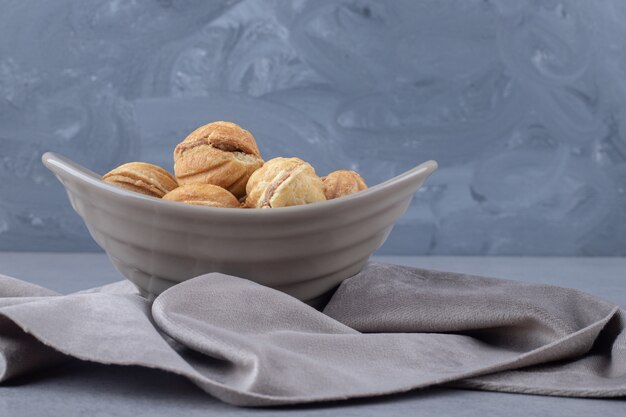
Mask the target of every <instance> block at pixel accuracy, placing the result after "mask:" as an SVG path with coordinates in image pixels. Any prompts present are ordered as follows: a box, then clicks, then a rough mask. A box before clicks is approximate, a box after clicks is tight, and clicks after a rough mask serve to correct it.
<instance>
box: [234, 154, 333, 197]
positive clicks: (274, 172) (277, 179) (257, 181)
mask: <svg viewBox="0 0 626 417" xmlns="http://www.w3.org/2000/svg"><path fill="white" fill-rule="evenodd" d="M246 191H247V192H248V196H247V198H246V203H245V205H246V206H247V207H252V208H277V207H288V206H297V205H301V204H309V203H315V202H318V201H324V200H326V197H325V196H324V184H323V183H322V180H321V179H320V178H319V177H318V176H317V175H316V174H315V170H314V169H313V167H312V166H311V165H309V164H308V163H306V162H304V161H303V160H302V159H299V158H274V159H271V160H269V161H267V162H266V163H265V164H264V165H263V166H262V167H261V168H260V169H258V170H257V171H255V172H254V173H253V174H252V176H251V177H250V180H249V181H248V185H247V187H246Z"/></svg>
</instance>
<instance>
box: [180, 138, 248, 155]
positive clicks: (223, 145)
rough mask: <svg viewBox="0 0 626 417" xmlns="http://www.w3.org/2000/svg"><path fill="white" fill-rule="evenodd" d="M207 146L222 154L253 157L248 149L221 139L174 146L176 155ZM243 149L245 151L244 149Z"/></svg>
mask: <svg viewBox="0 0 626 417" xmlns="http://www.w3.org/2000/svg"><path fill="white" fill-rule="evenodd" d="M202 145H207V146H210V147H212V148H215V149H219V150H221V151H224V152H240V153H243V154H252V155H255V152H253V151H251V150H250V149H249V148H248V147H245V146H238V145H237V144H235V143H233V141H230V140H225V139H221V138H212V139H209V138H202V139H198V140H194V141H192V142H181V143H179V144H178V146H176V153H177V154H178V155H180V154H182V153H183V152H185V151H186V150H189V149H193V148H195V147H198V146H202ZM244 148H245V149H244Z"/></svg>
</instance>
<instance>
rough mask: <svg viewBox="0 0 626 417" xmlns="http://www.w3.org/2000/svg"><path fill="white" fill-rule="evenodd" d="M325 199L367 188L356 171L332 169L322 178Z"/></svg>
mask: <svg viewBox="0 0 626 417" xmlns="http://www.w3.org/2000/svg"><path fill="white" fill-rule="evenodd" d="M322 182H323V183H324V194H325V195H326V199H327V200H332V199H335V198H339V197H343V196H346V195H349V194H354V193H356V192H359V191H363V190H365V189H367V185H366V184H365V181H364V180H363V178H362V177H361V176H360V175H359V174H358V173H357V172H356V171H349V170H340V171H334V172H331V173H330V174H328V175H326V176H325V177H323V178H322Z"/></svg>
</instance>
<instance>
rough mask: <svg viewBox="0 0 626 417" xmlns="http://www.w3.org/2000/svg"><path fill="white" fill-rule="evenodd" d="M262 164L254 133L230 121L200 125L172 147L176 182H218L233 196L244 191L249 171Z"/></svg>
mask: <svg viewBox="0 0 626 417" xmlns="http://www.w3.org/2000/svg"><path fill="white" fill-rule="evenodd" d="M262 165H263V159H261V154H260V152H259V148H258V147H257V144H256V141H255V140H254V137H253V136H252V135H251V134H250V132H248V131H247V130H245V129H242V128H241V127H240V126H239V125H237V124H235V123H231V122H213V123H209V124H207V125H204V126H202V127H200V128H198V129H196V130H194V131H193V132H191V133H190V134H189V136H187V137H186V138H185V140H183V141H182V142H181V143H179V144H178V145H177V146H176V149H175V150H174V173H175V174H176V179H177V180H178V183H179V184H180V185H185V184H195V183H203V184H213V185H218V186H220V187H222V188H225V189H227V190H228V191H230V192H231V193H233V194H234V195H235V196H236V197H242V196H244V195H245V194H246V183H247V182H248V179H249V178H250V175H252V173H253V172H254V171H256V170H257V169H259V168H260V167H261V166H262Z"/></svg>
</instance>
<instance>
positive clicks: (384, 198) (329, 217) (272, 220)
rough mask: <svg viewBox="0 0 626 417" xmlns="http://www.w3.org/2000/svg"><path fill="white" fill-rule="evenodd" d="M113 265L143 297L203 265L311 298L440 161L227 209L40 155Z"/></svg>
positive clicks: (372, 242) (375, 236)
mask: <svg viewBox="0 0 626 417" xmlns="http://www.w3.org/2000/svg"><path fill="white" fill-rule="evenodd" d="M42 160H43V163H44V164H45V166H46V167H48V168H49V169H50V170H51V171H52V172H53V173H54V174H55V175H56V176H57V178H58V179H59V181H61V183H62V184H63V185H64V186H65V189H66V191H67V194H68V196H69V199H70V202H71V203H72V207H73V208H74V210H76V212H77V213H78V214H79V215H80V216H81V217H82V218H83V220H84V222H85V224H86V225H87V228H88V229H89V232H90V233H91V235H92V236H93V238H94V239H95V240H96V242H97V243H98V244H99V245H100V246H101V247H102V248H103V249H104V250H105V251H106V253H107V254H108V256H109V258H110V259H111V261H112V262H113V264H114V265H115V267H116V268H117V269H118V270H119V271H120V272H121V273H122V275H124V276H125V277H126V278H128V279H129V280H130V281H132V282H133V283H134V284H135V285H136V286H137V287H138V288H139V290H140V291H141V293H142V294H143V295H145V296H147V297H154V296H156V295H158V294H160V293H161V292H162V291H164V290H165V289H167V288H169V287H170V286H172V285H174V284H176V283H178V282H181V281H184V280H186V279H189V278H193V277H195V276H198V275H201V274H204V273H208V272H223V273H225V274H230V275H235V276H239V277H243V278H247V279H250V280H252V281H256V282H258V283H261V284H263V285H267V286H270V287H273V288H276V289H279V290H281V291H284V292H286V293H288V294H291V295H293V296H294V297H297V298H299V299H301V300H303V301H307V302H310V301H312V300H314V299H316V298H318V297H320V296H322V295H323V294H324V293H326V292H327V291H329V290H330V289H332V288H334V287H335V286H337V285H338V284H339V283H340V282H341V281H342V280H344V279H345V278H348V277H350V276H352V275H354V274H356V273H357V272H358V271H359V270H360V269H361V268H362V267H363V265H364V264H365V263H366V262H367V260H368V258H369V257H370V255H371V254H372V252H374V251H375V250H376V249H377V248H379V247H380V246H381V245H382V244H383V243H384V242H385V239H386V238H387V236H388V234H389V232H390V231H391V228H392V227H393V224H394V223H395V221H396V220H397V219H398V218H400V217H401V216H402V215H403V214H404V212H405V211H406V209H407V207H408V205H409V204H410V202H411V199H412V197H413V195H414V193H415V192H416V191H417V190H418V189H419V188H420V186H421V185H422V183H423V182H424V180H425V179H426V178H427V177H428V176H429V175H430V174H431V173H432V172H433V171H434V170H435V169H436V168H437V163H436V162H434V161H428V162H425V163H423V164H421V165H419V166H417V167H416V168H413V169H411V170H410V171H407V172H405V173H404V174H401V175H399V176H397V177H395V178H393V179H391V180H389V181H386V182H384V183H382V184H379V185H376V186H374V187H371V188H369V189H368V190H365V191H361V192H359V193H356V194H353V195H350V196H347V197H343V198H340V199H336V200H331V201H327V202H322V203H316V204H311V205H306V206H297V207H287V208H280V209H224V208H212V207H200V206H191V205H187V204H181V203H175V202H170V201H165V200H160V199H157V198H153V197H148V196H144V195H141V194H138V193H134V192H132V191H127V190H123V189H120V188H117V187H114V186H112V185H109V184H107V183H105V182H103V181H101V180H100V176H99V175H97V174H95V173H93V172H92V171H90V170H88V169H85V168H83V167H81V166H80V165H78V164H76V163H74V162H72V161H70V160H68V159H66V158H64V157H62V156H60V155H56V154H54V153H46V154H44V155H43V157H42Z"/></svg>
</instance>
